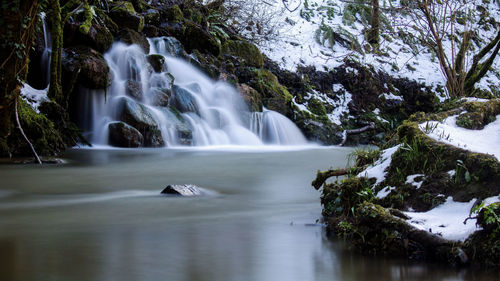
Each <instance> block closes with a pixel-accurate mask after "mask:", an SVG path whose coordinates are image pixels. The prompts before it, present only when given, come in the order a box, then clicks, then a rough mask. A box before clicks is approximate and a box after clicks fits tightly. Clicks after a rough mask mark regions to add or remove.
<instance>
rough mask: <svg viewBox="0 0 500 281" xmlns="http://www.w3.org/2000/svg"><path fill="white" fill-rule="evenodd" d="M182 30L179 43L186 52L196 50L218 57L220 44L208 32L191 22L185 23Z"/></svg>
mask: <svg viewBox="0 0 500 281" xmlns="http://www.w3.org/2000/svg"><path fill="white" fill-rule="evenodd" d="M183 28H184V33H183V36H182V38H181V40H180V41H181V42H182V44H183V45H184V47H185V48H186V51H187V52H192V51H193V50H195V49H196V50H199V51H200V52H208V53H210V54H212V55H214V56H216V57H217V56H219V54H220V53H221V44H220V42H218V41H217V40H216V39H215V37H213V36H212V35H211V34H210V33H208V31H206V30H205V29H203V28H202V27H201V26H199V25H197V24H196V23H194V22H192V21H186V22H185V23H184V26H183Z"/></svg>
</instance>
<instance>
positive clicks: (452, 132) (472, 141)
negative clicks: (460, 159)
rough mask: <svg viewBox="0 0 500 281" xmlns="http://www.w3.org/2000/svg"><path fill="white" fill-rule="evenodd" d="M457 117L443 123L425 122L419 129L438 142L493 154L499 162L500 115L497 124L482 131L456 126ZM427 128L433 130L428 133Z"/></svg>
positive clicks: (497, 117)
mask: <svg viewBox="0 0 500 281" xmlns="http://www.w3.org/2000/svg"><path fill="white" fill-rule="evenodd" d="M457 116H458V115H454V116H450V117H448V118H446V119H445V120H444V121H443V123H440V122H437V121H430V122H425V123H422V124H420V125H419V127H420V129H421V130H422V131H423V132H424V133H426V134H427V135H428V136H429V137H431V138H433V139H435V140H437V141H440V142H443V143H447V144H451V145H454V146H456V147H460V148H463V149H467V150H470V151H473V152H479V153H487V154H492V155H493V156H495V157H496V158H497V160H500V115H497V116H496V121H495V122H492V123H490V124H488V125H486V126H485V127H484V129H482V130H469V129H465V128H462V127H458V126H457V124H456V121H457ZM426 128H433V129H432V130H430V131H429V130H427V132H426Z"/></svg>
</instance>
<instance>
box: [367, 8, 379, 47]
mask: <svg viewBox="0 0 500 281" xmlns="http://www.w3.org/2000/svg"><path fill="white" fill-rule="evenodd" d="M371 25H372V27H371V29H370V31H368V32H369V33H368V43H370V44H372V45H377V44H378V43H379V40H380V39H379V38H380V10H379V0H372V20H371Z"/></svg>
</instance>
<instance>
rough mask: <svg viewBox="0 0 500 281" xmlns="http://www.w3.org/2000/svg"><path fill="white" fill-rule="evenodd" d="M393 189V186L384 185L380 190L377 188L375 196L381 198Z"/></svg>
mask: <svg viewBox="0 0 500 281" xmlns="http://www.w3.org/2000/svg"><path fill="white" fill-rule="evenodd" d="M394 189H396V188H395V187H394V186H386V187H384V188H382V189H381V190H379V192H377V195H376V196H375V197H377V198H379V199H383V198H385V197H387V195H389V193H391V192H392V191H393V190H394Z"/></svg>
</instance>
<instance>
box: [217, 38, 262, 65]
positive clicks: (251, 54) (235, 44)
mask: <svg viewBox="0 0 500 281" xmlns="http://www.w3.org/2000/svg"><path fill="white" fill-rule="evenodd" d="M223 50H224V52H226V53H228V54H230V55H233V56H236V57H238V58H240V59H241V60H242V61H243V62H244V64H245V65H246V66H250V67H257V68H262V67H263V66H264V58H263V57H262V54H261V53H260V51H259V49H258V48H257V46H255V45H254V44H252V43H250V42H246V41H234V40H228V41H226V42H225V43H224V48H223Z"/></svg>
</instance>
